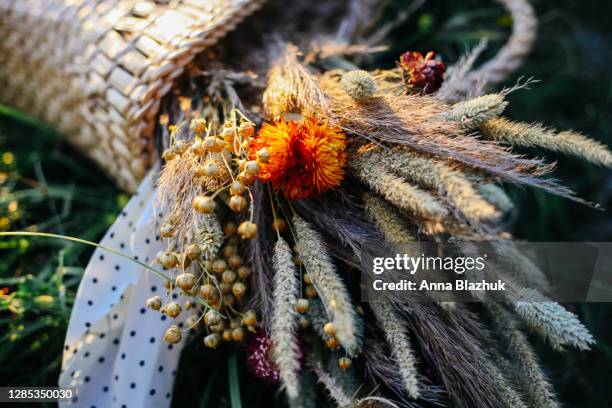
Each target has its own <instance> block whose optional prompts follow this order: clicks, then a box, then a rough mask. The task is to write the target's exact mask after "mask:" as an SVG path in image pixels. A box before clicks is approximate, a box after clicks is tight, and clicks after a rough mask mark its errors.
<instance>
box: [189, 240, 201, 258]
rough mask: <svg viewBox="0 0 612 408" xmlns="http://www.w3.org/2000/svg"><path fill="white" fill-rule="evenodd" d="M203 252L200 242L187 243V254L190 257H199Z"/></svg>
mask: <svg viewBox="0 0 612 408" xmlns="http://www.w3.org/2000/svg"><path fill="white" fill-rule="evenodd" d="M201 253H202V250H201V249H200V247H199V245H198V244H189V245H187V248H185V255H186V256H187V257H188V258H189V259H194V260H195V259H198V258H199V257H200V254H201Z"/></svg>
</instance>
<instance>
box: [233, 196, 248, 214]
mask: <svg viewBox="0 0 612 408" xmlns="http://www.w3.org/2000/svg"><path fill="white" fill-rule="evenodd" d="M246 207H247V200H246V198H244V197H243V196H240V195H235V196H232V197H231V198H230V200H229V208H230V209H231V210H232V211H233V212H236V213H239V212H241V211H243V210H244V209H245V208H246Z"/></svg>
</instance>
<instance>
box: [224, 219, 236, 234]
mask: <svg viewBox="0 0 612 408" xmlns="http://www.w3.org/2000/svg"><path fill="white" fill-rule="evenodd" d="M237 229H238V227H236V224H235V223H233V222H228V223H226V224H225V225H224V226H223V232H224V233H225V235H227V236H228V237H231V236H232V235H234V234H235V233H236V230H237Z"/></svg>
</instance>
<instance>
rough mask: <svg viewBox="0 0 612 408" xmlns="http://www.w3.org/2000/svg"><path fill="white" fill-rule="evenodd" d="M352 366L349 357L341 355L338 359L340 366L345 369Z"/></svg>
mask: <svg viewBox="0 0 612 408" xmlns="http://www.w3.org/2000/svg"><path fill="white" fill-rule="evenodd" d="M350 366H351V359H350V358H348V357H340V358H339V359H338V367H340V368H341V369H343V370H346V369H348V368H349V367H350Z"/></svg>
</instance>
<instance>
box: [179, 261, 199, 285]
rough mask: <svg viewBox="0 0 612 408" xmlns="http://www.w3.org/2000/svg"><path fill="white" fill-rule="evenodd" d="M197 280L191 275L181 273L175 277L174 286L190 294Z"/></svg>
mask: <svg viewBox="0 0 612 408" xmlns="http://www.w3.org/2000/svg"><path fill="white" fill-rule="evenodd" d="M186 259H189V258H186ZM196 281H197V278H196V277H195V275H193V274H191V273H181V274H180V275H179V276H177V277H176V286H178V287H179V288H181V289H182V290H184V291H185V292H190V291H191V289H193V287H194V286H195V284H196Z"/></svg>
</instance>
